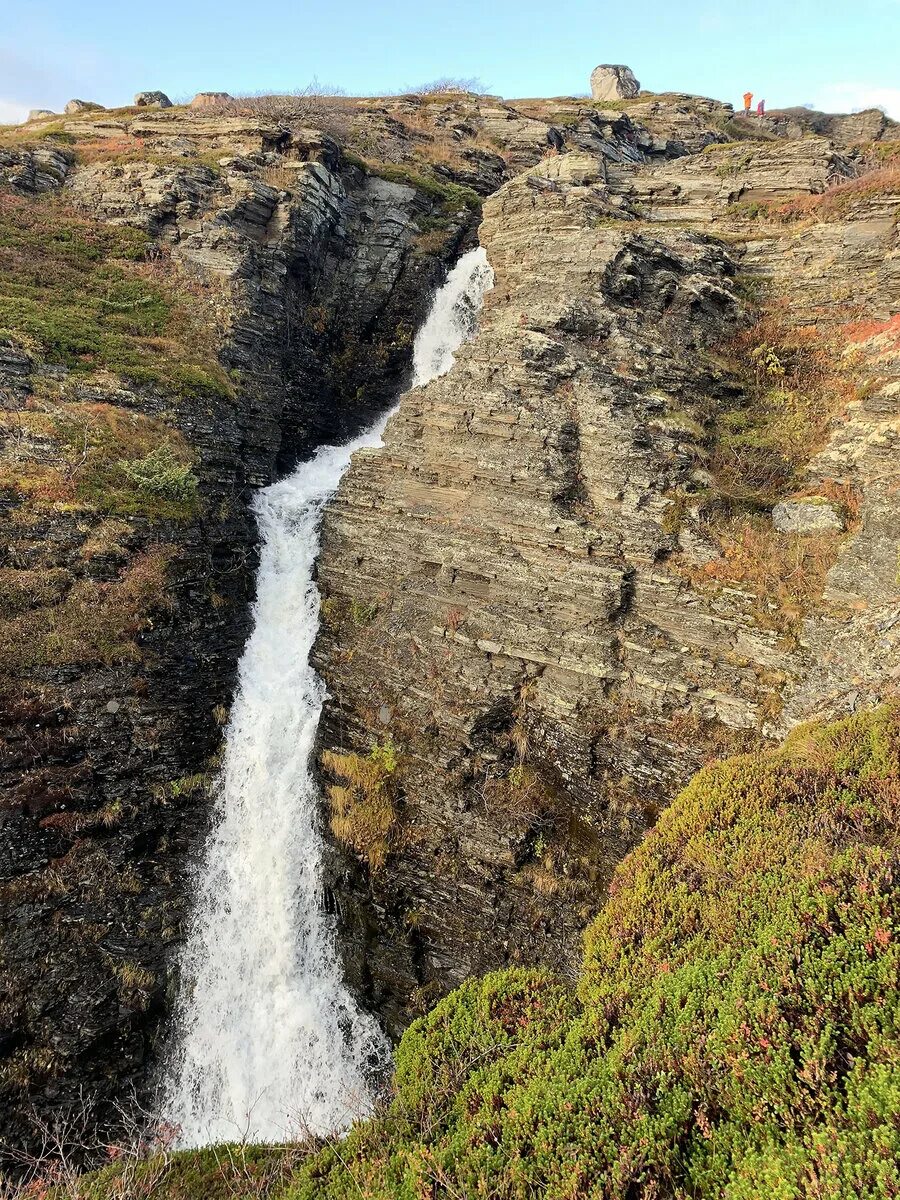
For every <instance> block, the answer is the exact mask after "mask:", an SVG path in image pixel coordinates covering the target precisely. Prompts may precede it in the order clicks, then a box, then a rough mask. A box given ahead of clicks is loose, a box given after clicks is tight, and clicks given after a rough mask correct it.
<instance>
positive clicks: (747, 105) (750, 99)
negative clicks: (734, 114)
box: [744, 92, 753, 117]
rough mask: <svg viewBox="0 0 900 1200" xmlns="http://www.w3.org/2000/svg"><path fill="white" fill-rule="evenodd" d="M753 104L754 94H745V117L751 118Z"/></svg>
mask: <svg viewBox="0 0 900 1200" xmlns="http://www.w3.org/2000/svg"><path fill="white" fill-rule="evenodd" d="M752 103H753V93H752V92H744V116H745V117H749V116H750V105H751V104H752Z"/></svg>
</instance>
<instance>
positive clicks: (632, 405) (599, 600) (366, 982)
mask: <svg viewBox="0 0 900 1200" xmlns="http://www.w3.org/2000/svg"><path fill="white" fill-rule="evenodd" d="M852 170H853V169H852V168H851V165H850V164H849V163H848V162H847V161H846V160H845V159H843V158H842V157H841V154H840V152H839V151H838V150H837V149H836V148H835V146H834V145H833V144H832V143H831V142H829V141H826V140H824V139H815V138H813V139H808V140H804V141H798V142H789V143H784V142H780V143H777V144H776V143H772V144H769V143H764V144H762V143H750V144H748V145H746V146H725V147H722V148H719V147H714V148H713V150H711V151H710V152H709V153H707V154H699V155H695V156H692V157H686V158H680V159H678V160H677V161H671V162H666V163H663V164H660V165H658V166H649V167H648V166H643V167H637V168H635V167H630V166H628V165H621V164H615V163H609V164H605V163H604V162H603V160H601V159H598V158H596V157H594V156H586V155H579V154H571V155H567V156H564V157H562V158H559V159H550V160H547V161H546V162H544V163H542V164H540V165H539V166H537V167H535V168H533V169H531V170H529V171H527V172H525V173H524V174H523V175H520V176H519V177H518V178H516V179H514V180H513V181H512V182H510V183H509V184H507V185H506V186H505V187H504V188H502V189H501V190H500V192H498V193H497V194H496V195H495V196H493V197H492V198H491V199H490V200H489V201H488V202H487V204H486V206H485V216H484V223H483V225H482V229H481V238H482V241H483V244H484V245H485V247H486V249H487V252H488V256H489V259H490V261H491V263H492V265H493V267H494V269H495V271H496V277H497V278H496V287H495V289H494V291H493V292H492V293H491V294H490V295H489V297H488V301H487V305H486V308H485V312H484V314H483V318H482V325H481V329H480V332H479V334H478V336H477V338H476V340H475V341H474V342H473V343H472V344H471V345H470V346H468V347H466V348H464V349H463V350H462V351H461V353H460V355H459V357H458V360H457V364H456V366H455V367H454V369H453V371H452V372H451V373H450V374H449V375H448V376H446V377H445V378H443V379H441V380H438V381H436V382H434V383H432V384H430V385H429V386H428V387H427V388H425V389H424V390H422V391H418V392H412V393H410V394H409V395H408V396H406V397H404V399H403V401H402V403H401V406H400V409H399V412H398V414H397V415H396V416H395V417H394V418H393V419H392V421H391V423H390V425H389V427H388V431H387V435H386V439H385V449H384V450H383V451H382V452H380V453H371V452H364V453H361V454H360V455H358V456H357V458H356V459H355V461H354V465H353V467H352V468H351V471H350V472H349V474H348V475H347V477H345V480H344V482H343V484H342V486H341V488H340V490H339V492H338V494H337V497H336V499H335V501H334V503H333V505H332V507H331V509H330V511H329V513H328V516H327V519H326V524H325V535H324V551H323V557H322V560H321V563H320V575H321V580H322V585H323V590H324V593H325V595H326V597H327V600H326V614H327V615H328V624H327V625H326V627H325V629H324V631H323V633H322V635H321V637H320V643H319V648H318V654H319V662H320V665H321V669H322V671H323V673H324V674H325V677H326V679H327V680H328V683H329V687H330V691H331V693H332V701H331V703H330V706H329V708H328V709H327V711H326V723H325V730H324V737H325V741H326V744H327V745H328V747H329V748H331V749H333V750H343V751H344V752H346V751H347V750H348V749H354V750H358V751H360V752H364V750H365V747H366V746H367V745H371V744H372V742H373V741H378V742H379V743H383V742H384V740H385V739H390V741H391V742H392V743H393V744H394V745H395V746H396V747H397V749H398V753H399V754H400V756H401V763H402V766H401V768H400V769H399V771H398V773H397V778H396V780H395V781H394V788H395V798H394V817H395V820H394V825H393V828H392V830H391V834H390V838H391V845H392V852H391V854H390V855H389V856H388V859H387V862H386V864H384V865H381V864H378V863H376V864H375V865H374V867H373V869H371V870H369V869H367V868H366V866H365V865H361V864H360V863H359V862H358V860H355V859H354V858H353V856H351V855H348V854H347V853H346V851H344V853H343V856H342V858H340V860H339V861H340V863H341V864H342V865H339V866H338V867H337V868H336V882H335V887H336V890H337V892H338V896H339V901H340V902H341V904H342V907H343V916H344V923H345V928H346V944H347V946H348V964H349V970H350V971H351V974H352V975H353V976H354V977H355V978H356V979H357V980H359V982H360V985H361V986H363V987H364V988H366V989H368V994H369V995H370V997H371V998H372V1001H373V1002H374V1003H375V1004H376V1005H377V1006H378V1007H379V1008H380V1010H381V1011H382V1012H383V1013H384V1014H385V1016H386V1018H387V1020H388V1022H389V1024H390V1025H391V1026H392V1027H395V1028H396V1027H399V1026H402V1025H403V1024H404V1023H405V1021H406V1020H408V1018H409V1015H410V1014H411V1013H412V1012H415V1011H417V1007H418V1005H419V1004H420V1003H421V1002H422V999H423V997H425V998H426V999H427V998H430V997H432V996H433V995H434V993H435V992H436V991H443V990H445V989H446V988H447V987H449V986H452V985H454V984H456V983H458V982H459V981H460V980H461V979H463V978H464V977H466V976H467V975H469V974H471V973H472V972H478V971H483V970H485V969H488V968H491V967H494V966H497V965H498V964H501V963H506V962H522V961H528V962H530V961H542V962H547V961H549V962H552V963H553V964H554V965H556V966H561V967H563V968H565V967H566V966H567V965H568V964H570V963H571V962H572V961H573V959H574V957H575V956H576V955H577V946H578V934H579V932H580V930H581V928H582V927H583V925H584V922H585V919H586V918H587V917H588V916H589V915H590V914H591V913H592V912H593V911H594V910H595V907H596V904H597V903H598V899H599V897H601V896H602V890H603V884H604V883H605V881H606V880H608V878H609V874H610V871H611V868H612V866H613V865H614V863H615V862H616V861H617V860H618V859H619V858H620V857H621V855H622V853H623V852H624V851H625V850H626V849H627V847H628V846H629V845H631V844H633V843H634V842H635V841H636V840H637V839H638V838H639V837H640V836H641V834H642V833H643V831H644V830H645V829H646V828H647V826H648V825H649V824H650V823H652V821H653V820H654V818H655V815H656V813H657V811H658V809H659V807H660V806H661V805H662V804H664V803H665V802H666V800H667V798H668V797H670V796H671V795H672V794H673V792H674V791H675V790H676V788H677V786H678V785H679V784H680V783H681V782H682V781H683V780H684V779H685V778H686V777H687V776H689V775H690V774H691V773H692V772H693V771H694V770H695V769H696V768H697V767H698V766H699V765H700V764H701V762H702V761H704V760H705V759H707V758H708V757H710V756H711V755H715V754H718V753H721V752H722V750H723V749H725V748H728V747H735V746H736V747H740V746H741V745H745V744H746V745H749V744H758V743H759V741H760V740H761V739H762V740H765V739H766V738H767V737H769V736H774V735H775V734H778V733H780V732H782V731H783V730H784V729H785V728H788V727H790V725H792V724H794V723H796V722H797V721H800V720H804V719H807V718H809V717H811V716H813V715H819V714H829V715H830V714H833V713H839V712H845V711H848V710H852V709H853V708H854V707H855V706H857V705H858V704H860V703H871V702H875V701H877V700H878V699H879V698H881V697H882V696H884V695H885V694H890V692H891V691H892V689H893V688H895V687H896V680H897V678H898V676H900V636H898V628H900V616H898V614H900V597H898V593H897V582H896V574H895V571H896V554H897V534H896V531H897V528H898V514H897V509H896V496H895V492H896V487H895V485H896V474H897V470H896V461H897V459H896V455H897V448H898V421H897V386H898V384H897V378H898V355H897V343H896V335H895V334H894V335H892V334H891V333H890V329H887V330H886V332H883V333H882V332H879V331H878V329H877V328H876V329H875V331H874V335H873V336H872V338H871V339H869V338H867V337H862V338H861V339H860V340H859V341H858V342H856V343H853V344H851V343H849V342H848V341H846V340H845V341H844V342H843V345H844V346H845V352H844V353H843V355H842V356H841V362H842V363H843V365H844V367H846V368H847V369H848V370H851V373H852V374H853V376H854V378H856V379H857V380H858V381H859V383H860V385H861V386H860V388H859V390H858V391H857V392H856V393H855V394H854V393H852V390H851V392H850V393H848V394H849V395H850V396H851V399H850V400H849V402H848V403H846V404H845V405H843V406H840V407H839V408H838V409H837V410H836V411H835V415H834V419H833V422H832V424H831V427H830V429H829V428H827V423H826V429H825V432H824V434H823V442H822V445H821V449H819V451H818V453H816V454H815V456H814V457H811V458H810V461H809V462H808V464H807V466H806V467H805V468H804V469H803V470H802V471H798V474H797V476H796V477H795V478H794V480H793V486H794V487H795V489H796V490H797V491H798V492H799V493H800V494H804V495H805V494H807V493H811V494H814V495H816V496H819V497H820V498H821V500H822V501H823V502H825V501H826V500H827V496H829V495H832V496H833V495H836V494H841V495H844V496H846V497H852V503H851V508H852V509H853V514H854V515H853V519H852V528H851V531H850V533H849V534H846V535H845V534H842V533H841V530H843V528H844V521H843V520H841V521H840V522H837V523H834V524H831V525H830V528H829V530H828V531H822V537H823V538H824V541H822V542H821V543H820V542H816V543H815V552H813V550H812V549H811V546H812V545H813V543H810V542H807V541H804V540H803V537H804V534H803V533H798V532H795V533H790V534H784V533H780V532H778V531H777V529H774V527H773V526H772V524H771V517H760V516H756V515H754V514H753V513H751V512H748V514H747V515H746V516H737V517H734V518H731V517H722V518H721V524H720V525H719V526H717V525H716V522H715V520H713V521H711V520H710V518H709V516H708V506H709V505H710V503H712V505H713V508H716V507H718V508H719V509H721V510H722V511H723V512H724V513H726V514H727V512H728V511H729V506H730V505H733V504H734V503H735V500H734V497H733V496H731V495H728V494H727V492H726V491H725V490H724V485H723V483H722V482H721V480H720V479H719V478H717V477H716V475H715V469H716V464H717V463H718V464H722V460H723V451H722V447H723V446H725V447H726V449H727V447H729V446H731V445H732V444H733V443H732V442H731V441H729V440H728V430H729V428H730V424H729V423H732V424H733V421H734V419H735V418H734V417H732V416H729V414H730V413H733V412H734V411H735V410H738V411H746V407H747V401H746V395H745V393H746V389H747V388H748V378H747V376H746V374H742V371H741V370H740V364H739V363H738V362H736V361H735V357H734V355H733V354H729V353H728V352H727V347H729V346H730V345H731V344H732V342H733V339H735V335H736V334H739V333H740V330H741V329H743V328H745V327H746V326H748V325H749V324H750V323H751V322H752V321H753V320H754V319H756V318H755V317H754V315H753V313H752V311H751V308H749V307H748V306H747V305H746V304H745V302H744V300H743V299H742V297H745V296H746V295H747V294H748V290H749V291H752V292H756V291H757V290H758V289H759V288H766V289H767V291H766V295H767V297H768V298H767V300H766V304H767V305H769V306H771V309H772V311H775V312H777V313H778V314H781V315H780V316H779V320H782V321H783V322H784V324H785V326H786V327H788V328H793V327H795V326H797V325H802V326H803V327H804V328H805V329H807V330H811V328H812V326H811V324H810V323H811V322H812V321H817V322H819V325H818V326H817V329H818V331H819V333H818V334H817V336H819V335H822V336H824V333H823V331H828V330H832V332H833V331H834V330H835V327H836V326H837V325H841V323H846V322H847V321H849V320H850V319H851V317H858V316H859V315H860V313H861V312H865V313H866V314H868V315H869V316H873V317H876V318H880V319H882V320H883V319H884V318H886V317H890V316H891V315H892V314H894V313H896V312H897V309H898V307H900V304H898V295H897V261H898V260H897V257H896V237H897V229H896V198H895V196H894V195H893V194H891V191H890V186H889V185H888V186H887V191H886V192H885V190H884V186H879V187H876V188H874V190H873V193H872V194H866V192H865V189H864V188H859V189H857V190H854V188H855V185H853V184H847V185H844V190H840V188H838V190H837V191H836V192H835V193H834V195H835V196H836V197H838V200H839V205H838V209H837V211H836V212H831V213H829V210H828V208H827V206H826V207H825V208H823V210H822V212H821V213H819V215H818V216H814V217H813V218H811V219H808V220H805V221H801V222H799V223H798V224H794V223H792V222H791V221H788V220H786V219H784V220H783V219H779V220H769V219H767V218H766V216H765V215H762V216H760V214H759V213H758V212H756V211H755V210H756V209H757V208H758V207H759V206H762V208H763V209H764V211H765V212H769V211H771V212H775V211H776V208H777V205H779V204H782V203H785V202H788V201H790V200H792V199H793V200H796V198H797V197H798V196H799V197H803V196H807V197H816V196H819V195H821V194H822V193H824V192H825V189H826V187H828V186H829V185H834V184H835V183H836V182H837V181H840V180H841V179H842V178H845V177H846V176H848V175H850V174H851V173H852ZM830 194H831V193H829V195H830ZM845 195H846V196H847V197H848V200H847V204H848V205H849V207H845V206H844V201H843V200H841V199H840V198H841V197H843V196H845ZM854 197H856V199H854ZM766 205H769V206H776V207H770V208H768V209H767V208H765V206H766ZM812 210H813V211H817V210H815V206H814V205H813V206H812ZM851 296H852V297H853V299H854V300H855V301H857V303H858V306H859V307H852V308H851V307H849V305H848V300H850V298H851ZM785 305H789V306H790V307H789V308H785V307H784V306H785ZM876 324H877V323H876ZM841 327H842V326H841ZM864 332H865V331H864ZM849 336H850V335H849V334H847V335H846V337H849ZM760 338H761V339H762V338H763V334H760ZM761 344H762V345H763V346H765V342H764V341H762V342H761ZM764 352H765V350H764V349H763V351H759V350H758V348H757V357H756V359H752V362H754V363H758V362H759V353H764ZM772 370H773V371H774V372H775V373H776V374H775V378H776V379H777V378H779V376H778V375H777V372H778V371H780V370H782V365H781V363H780V362H779V363H778V365H777V367H776V366H773V367H772ZM764 373H765V368H763V374H764ZM751 374H753V375H754V377H755V375H756V374H758V371H757V368H756V367H755V366H754V367H752V369H751ZM754 386H755V385H754ZM775 391H776V392H777V388H776V389H775ZM766 394H767V395H769V393H768V392H767V393H766ZM739 441H740V439H738V442H739ZM734 444H735V445H737V443H734ZM738 449H740V447H738ZM811 449H813V447H811ZM724 457H727V455H725V456H724ZM727 465H728V464H727V461H726V462H725V463H724V466H725V467H727ZM711 469H712V472H713V473H711ZM754 503H755V504H758V503H760V502H759V501H758V500H754ZM769 503H770V505H771V501H770V502H769ZM832 511H834V509H832ZM717 528H718V530H719V532H718V533H717V532H716V530H717ZM889 529H891V530H893V532H892V533H888V530H889ZM767 530H768V532H767ZM736 531H740V532H739V533H738V532H736ZM805 532H809V531H808V530H807V531H805ZM751 535H752V536H751ZM754 538H758V539H761V542H760V543H759V544H760V545H762V547H763V548H762V550H761V551H759V554H760V555H761V557H762V558H763V559H765V558H766V556H767V555H768V556H771V563H770V564H769V566H770V571H771V577H772V579H773V580H775V579H778V578H779V572H781V573H782V575H788V574H791V573H793V574H794V575H798V574H800V575H802V574H803V573H804V572H806V571H810V572H814V571H821V572H823V584H822V585H821V586H820V585H816V586H815V587H813V586H810V588H809V589H808V591H807V595H806V599H805V601H804V603H803V604H802V605H795V606H793V607H790V606H789V607H788V609H787V610H785V609H783V608H782V607H781V601H780V600H779V598H778V597H777V596H776V594H775V592H776V589H775V588H774V586H773V585H772V584H769V585H767V584H766V582H765V580H764V579H763V578H761V577H758V576H757V577H754V575H753V571H752V570H750V571H748V570H747V568H746V563H744V562H742V556H746V555H747V554H748V553H750V551H753V553H756V552H757V551H756V549H755V547H756V546H757V543H756V542H755V541H754V540H753V539H754ZM779 538H781V539H783V540H781V541H779V540H778V539H779ZM792 538H793V540H791V539H792ZM748 547H750V550H748ZM816 555H819V558H818V559H816V557H815V556H816ZM778 556H786V557H785V558H783V559H782V558H779V557H778ZM779 562H781V563H787V562H792V563H793V565H792V566H787V565H782V566H779V565H778V563H779ZM732 563H733V564H735V565H734V566H732ZM829 564H833V565H830V570H828V569H827V568H828V566H829ZM742 571H743V575H742ZM826 571H827V573H825V572H826ZM817 578H818V576H817ZM817 589H818V590H817ZM329 614H330V615H329ZM336 828H338V826H336ZM342 872H343V873H342ZM598 885H599V886H598Z"/></svg>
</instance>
